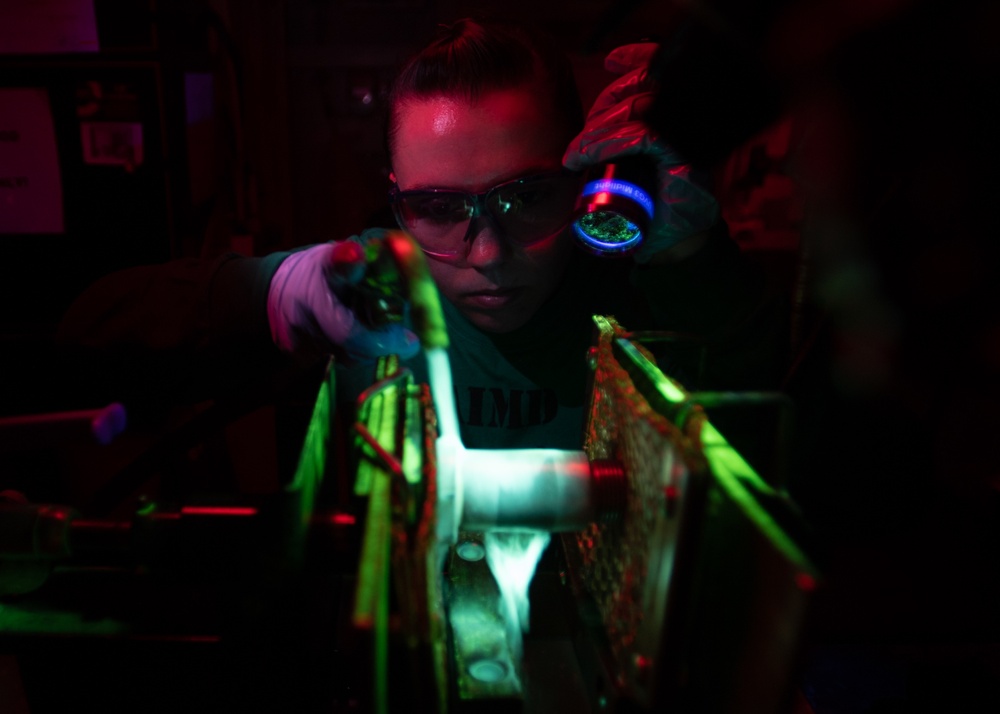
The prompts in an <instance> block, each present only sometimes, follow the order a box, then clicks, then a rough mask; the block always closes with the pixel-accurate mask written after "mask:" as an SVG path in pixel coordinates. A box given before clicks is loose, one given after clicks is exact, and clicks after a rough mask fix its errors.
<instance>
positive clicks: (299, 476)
mask: <svg viewBox="0 0 1000 714" xmlns="http://www.w3.org/2000/svg"><path fill="white" fill-rule="evenodd" d="M333 391H334V385H333V364H332V362H331V363H330V364H329V365H327V378H326V379H324V380H323V384H321V385H320V388H319V394H318V395H317V397H316V405H315V406H314V407H313V413H312V418H311V419H310V420H309V427H308V428H307V429H306V438H305V442H304V443H303V445H302V451H301V453H300V454H299V463H298V466H297V467H296V469H295V476H294V477H293V478H292V482H291V483H290V484H289V485H288V486H287V487H286V488H285V492H286V493H288V494H290V495H295V496H297V497H298V521H297V523H294V524H290V525H292V526H293V527H294V529H293V530H292V532H291V535H290V538H289V543H288V546H289V552H288V554H287V555H288V558H289V560H290V561H291V562H293V563H299V562H300V561H301V560H302V558H303V556H304V552H305V539H306V529H307V528H308V526H309V520H310V518H311V517H312V512H313V506H314V505H315V502H316V493H317V492H318V491H319V486H320V484H321V483H322V482H323V474H324V472H325V470H326V445H327V442H328V441H329V437H330V421H331V413H330V412H331V403H332V395H333Z"/></svg>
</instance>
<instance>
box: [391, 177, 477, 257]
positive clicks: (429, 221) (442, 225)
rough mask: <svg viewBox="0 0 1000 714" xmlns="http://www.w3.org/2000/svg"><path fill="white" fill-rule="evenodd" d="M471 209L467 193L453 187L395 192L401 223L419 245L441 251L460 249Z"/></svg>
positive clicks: (433, 250)
mask: <svg viewBox="0 0 1000 714" xmlns="http://www.w3.org/2000/svg"><path fill="white" fill-rule="evenodd" d="M473 210H474V207H473V206H472V204H471V203H470V202H469V200H468V197H467V196H466V195H465V194H464V193H459V192H457V191H456V192H453V191H406V192H402V193H399V194H397V196H396V213H397V217H398V218H399V220H400V222H401V223H402V224H403V227H404V228H405V229H406V230H407V232H409V234H410V235H412V236H413V239H414V240H416V241H417V243H418V244H420V246H421V247H422V248H424V249H425V250H427V251H430V252H433V253H438V254H441V255H451V254H455V253H459V252H461V250H462V239H463V238H465V232H466V230H467V229H468V227H469V219H470V218H472V214H473Z"/></svg>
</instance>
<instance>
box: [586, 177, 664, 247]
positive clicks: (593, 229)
mask: <svg viewBox="0 0 1000 714" xmlns="http://www.w3.org/2000/svg"><path fill="white" fill-rule="evenodd" d="M655 189H656V171H655V169H654V167H653V166H652V164H651V163H650V162H649V161H648V160H647V159H645V158H644V157H633V158H626V159H623V160H620V161H616V162H614V163H609V164H601V165H599V166H596V167H594V168H593V169H591V170H590V172H589V173H588V174H587V176H586V180H585V181H584V186H583V190H582V191H581V192H580V197H579V199H577V203H576V210H575V213H574V217H573V233H574V235H575V236H576V239H577V241H578V242H579V244H580V245H581V246H582V247H583V248H584V249H585V250H587V251H589V252H591V253H594V254H596V255H601V256H611V257H614V256H625V255H631V254H632V253H633V252H635V250H636V249H637V248H638V247H639V246H640V245H641V244H642V241H643V239H644V238H645V236H646V232H647V231H648V230H649V225H650V222H651V221H652V218H653V205H654V204H653V198H652V197H653V193H654V192H655Z"/></svg>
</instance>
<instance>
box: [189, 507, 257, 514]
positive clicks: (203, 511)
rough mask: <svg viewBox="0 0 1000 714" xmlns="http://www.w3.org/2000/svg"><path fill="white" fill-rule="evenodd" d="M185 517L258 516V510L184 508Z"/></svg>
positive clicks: (247, 508)
mask: <svg viewBox="0 0 1000 714" xmlns="http://www.w3.org/2000/svg"><path fill="white" fill-rule="evenodd" d="M181 514H182V515H185V516H256V515H257V509H256V508H252V507H247V506H184V507H183V508H182V509H181Z"/></svg>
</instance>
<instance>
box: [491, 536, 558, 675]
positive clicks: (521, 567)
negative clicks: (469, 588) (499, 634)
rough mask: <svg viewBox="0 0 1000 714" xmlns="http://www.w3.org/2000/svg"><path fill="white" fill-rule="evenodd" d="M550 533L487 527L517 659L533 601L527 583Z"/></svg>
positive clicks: (502, 609)
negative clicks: (490, 528)
mask: <svg viewBox="0 0 1000 714" xmlns="http://www.w3.org/2000/svg"><path fill="white" fill-rule="evenodd" d="M550 539H551V535H550V534H549V533H547V532H545V531H511V532H507V531H487V532H486V538H485V545H486V562H487V563H488V564H489V566H490V570H491V571H493V577H494V578H495V579H496V581H497V586H498V587H499V588H500V612H501V613H502V614H503V615H504V620H505V622H506V623H507V640H508V644H509V645H510V650H511V653H512V654H513V656H514V658H515V661H518V660H520V658H521V655H522V652H523V649H524V648H523V636H522V635H523V633H525V632H527V631H528V624H529V620H530V615H531V612H530V610H531V605H530V603H529V600H528V587H529V586H530V585H531V579H532V578H533V577H534V576H535V568H537V567H538V560H539V559H540V558H541V557H542V552H543V551H544V550H545V547H546V546H547V545H548V544H549V540H550Z"/></svg>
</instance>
